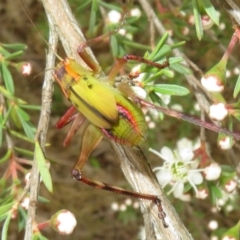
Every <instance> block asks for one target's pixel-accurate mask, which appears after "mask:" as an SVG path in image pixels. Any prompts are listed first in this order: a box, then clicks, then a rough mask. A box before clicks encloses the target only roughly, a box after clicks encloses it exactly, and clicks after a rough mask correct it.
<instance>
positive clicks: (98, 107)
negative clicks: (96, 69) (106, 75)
mask: <svg viewBox="0 0 240 240" xmlns="http://www.w3.org/2000/svg"><path fill="white" fill-rule="evenodd" d="M77 82H78V83H77V84H75V85H73V86H72V87H71V89H72V90H73V91H74V92H75V93H76V94H78V95H79V98H81V99H82V101H84V102H85V103H87V104H88V105H89V106H90V107H91V110H92V111H95V113H98V114H99V116H102V118H104V119H106V120H107V121H109V122H110V123H111V122H116V121H117V120H118V109H117V105H116V101H115V96H114V94H116V90H115V89H114V88H113V87H111V86H109V85H108V84H107V83H105V82H103V81H99V80H97V79H95V77H94V76H91V75H84V76H81V79H79V80H78V81H77ZM83 114H84V113H83ZM88 120H89V121H90V122H91V119H88Z"/></svg>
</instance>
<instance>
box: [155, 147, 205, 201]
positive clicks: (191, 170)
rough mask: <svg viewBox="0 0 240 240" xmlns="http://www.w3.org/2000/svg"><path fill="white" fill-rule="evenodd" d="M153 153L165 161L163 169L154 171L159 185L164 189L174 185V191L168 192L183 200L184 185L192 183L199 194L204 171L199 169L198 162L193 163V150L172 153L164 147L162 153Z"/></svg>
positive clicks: (158, 168) (159, 168)
mask: <svg viewBox="0 0 240 240" xmlns="http://www.w3.org/2000/svg"><path fill="white" fill-rule="evenodd" d="M150 151H151V152H152V153H155V154H156V155H157V156H159V157H160V158H162V159H163V160H164V164H163V166H162V167H157V168H155V169H153V170H154V171H157V173H156V176H157V179H158V181H159V183H160V184H161V185H162V187H163V188H164V187H165V186H166V185H168V184H171V185H173V187H172V189H171V190H170V191H169V192H168V194H169V193H171V192H173V195H174V196H175V197H176V198H182V199H184V198H185V197H184V196H183V195H184V194H183V191H184V184H185V183H187V182H188V183H190V185H191V186H192V187H193V189H194V190H195V192H196V194H197V187H196V185H199V184H201V183H202V181H203V177H202V174H201V173H200V172H201V171H202V170H201V169H197V167H198V161H193V160H192V158H193V156H194V154H193V151H192V150H191V149H187V148H185V149H181V150H179V151H175V152H172V150H171V149H170V148H168V147H163V148H162V149H161V151H160V152H157V151H155V150H153V149H150Z"/></svg>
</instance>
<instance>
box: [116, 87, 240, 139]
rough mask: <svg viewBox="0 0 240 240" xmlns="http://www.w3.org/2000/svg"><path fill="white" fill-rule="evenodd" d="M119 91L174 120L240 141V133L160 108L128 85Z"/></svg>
mask: <svg viewBox="0 0 240 240" xmlns="http://www.w3.org/2000/svg"><path fill="white" fill-rule="evenodd" d="M118 89H119V90H120V91H121V92H122V93H123V94H124V95H125V96H126V97H129V98H131V99H132V101H133V102H135V103H137V104H140V105H143V106H146V107H150V108H153V109H156V110H157V111H160V112H162V113H164V114H166V115H168V116H171V117H174V118H178V119H182V120H184V121H187V122H190V123H193V124H195V125H198V126H201V127H204V128H207V129H209V130H212V131H214V132H220V133H224V134H226V135H229V136H232V137H234V138H236V139H237V140H240V133H236V132H232V131H230V130H228V129H225V128H221V127H218V126H216V125H214V124H212V123H209V122H205V121H202V120H201V119H199V118H197V117H195V116H191V115H186V114H184V113H182V112H178V111H175V110H171V109H167V108H163V107H160V106H156V105H154V104H153V103H150V102H148V101H146V100H144V99H141V98H140V97H138V96H137V95H136V94H135V93H134V92H133V90H132V89H131V87H130V86H129V85H128V84H127V83H120V84H119V85H118Z"/></svg>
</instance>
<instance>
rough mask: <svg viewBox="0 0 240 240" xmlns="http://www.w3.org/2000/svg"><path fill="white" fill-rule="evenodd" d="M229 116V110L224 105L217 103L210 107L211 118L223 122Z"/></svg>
mask: <svg viewBox="0 0 240 240" xmlns="http://www.w3.org/2000/svg"><path fill="white" fill-rule="evenodd" d="M227 115H228V109H227V108H226V106H225V105H224V104H223V103H216V104H213V105H211V106H210V108H209V117H210V118H212V119H214V120H217V121H222V120H223V119H224V118H225V117H226V116H227Z"/></svg>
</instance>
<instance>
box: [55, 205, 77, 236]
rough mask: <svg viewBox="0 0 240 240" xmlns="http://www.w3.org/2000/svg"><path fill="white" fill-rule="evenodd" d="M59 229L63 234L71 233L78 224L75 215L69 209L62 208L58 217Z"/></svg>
mask: <svg viewBox="0 0 240 240" xmlns="http://www.w3.org/2000/svg"><path fill="white" fill-rule="evenodd" d="M56 220H57V231H58V232H59V233H60V234H63V235H69V234H71V233H72V232H73V230H74V229H75V227H76V225H77V221H76V218H75V216H74V215H73V214H72V213H71V212H70V211H68V210H62V211H61V212H60V213H59V214H58V216H57V218H56Z"/></svg>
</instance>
